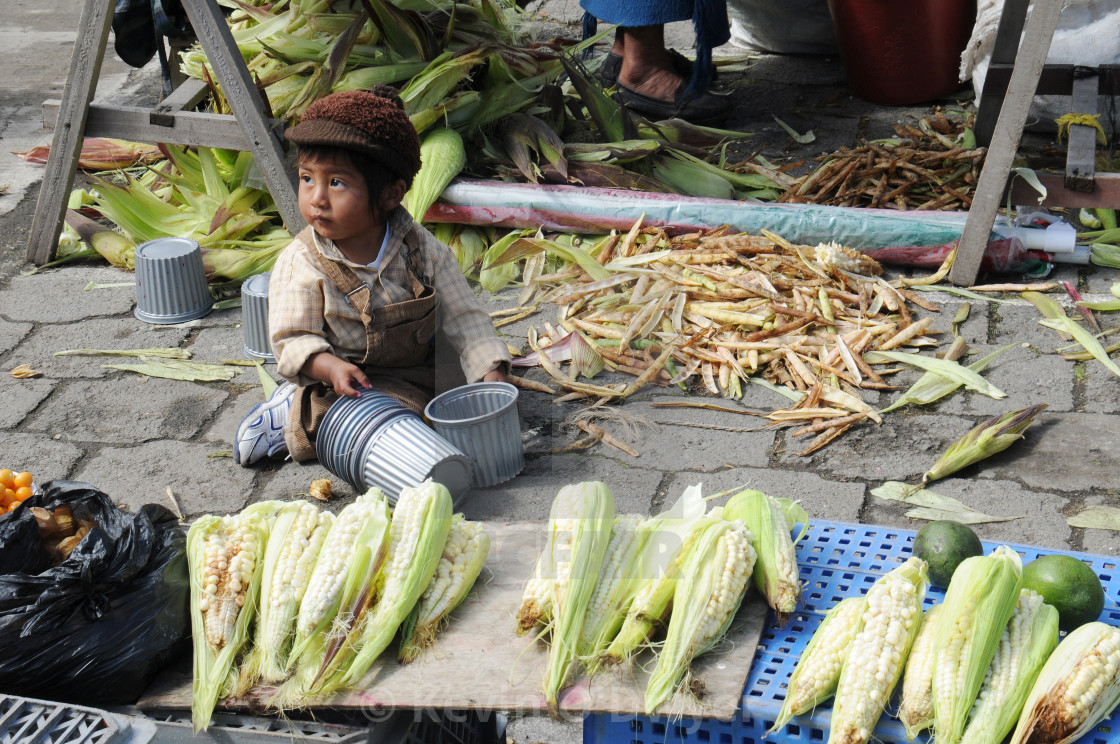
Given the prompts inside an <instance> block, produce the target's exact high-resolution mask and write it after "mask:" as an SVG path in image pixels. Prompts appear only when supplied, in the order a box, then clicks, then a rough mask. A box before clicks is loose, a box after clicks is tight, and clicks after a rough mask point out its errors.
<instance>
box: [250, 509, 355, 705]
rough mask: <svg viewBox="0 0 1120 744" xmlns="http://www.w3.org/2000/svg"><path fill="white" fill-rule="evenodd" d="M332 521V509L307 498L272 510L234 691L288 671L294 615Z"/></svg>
mask: <svg viewBox="0 0 1120 744" xmlns="http://www.w3.org/2000/svg"><path fill="white" fill-rule="evenodd" d="M333 522H334V515H333V514H331V513H330V512H321V511H319V510H318V509H317V508H316V507H315V506H314V505H312V504H309V503H307V502H306V501H296V502H292V503H290V504H287V505H286V506H285V507H284V508H283V509H281V510H280V513H279V514H277V516H276V523H275V524H274V525H273V527H272V530H271V531H270V534H269V537H268V546H267V548H266V549H265V552H264V571H263V574H262V578H261V594H260V609H259V610H258V613H257V628H256V632H255V635H254V639H253V648H252V650H251V651H250V652H249V655H248V657H247V658H246V659H245V661H243V662H242V664H241V670H240V681H239V684H238V692H239V693H241V694H244V693H245V692H246V691H247V690H248V689H249V688H250V687H251V686H252V685H253V684H254V683H255V682H256V681H257V680H260V681H263V682H266V683H271V682H280V681H281V680H283V679H285V678H286V677H287V676H288V653H289V652H290V650H291V647H292V641H293V639H294V637H295V621H296V615H297V614H298V612H299V605H300V602H302V601H303V595H304V593H305V592H306V591H307V587H308V585H309V583H310V579H311V571H312V569H313V568H314V566H315V561H316V560H317V559H318V557H319V550H320V549H321V548H322V546H323V541H324V540H325V539H326V536H327V532H328V531H329V530H330V528H331V524H332V523H333Z"/></svg>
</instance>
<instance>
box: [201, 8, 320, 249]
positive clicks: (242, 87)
mask: <svg viewBox="0 0 1120 744" xmlns="http://www.w3.org/2000/svg"><path fill="white" fill-rule="evenodd" d="M183 8H184V9H185V10H186V11H187V17H188V18H189V19H190V22H191V27H192V28H193V29H194V32H195V35H196V36H197V37H198V40H199V41H200V42H201V43H202V48H203V49H204V50H205V51H206V58H207V60H208V61H209V62H210V66H211V67H212V68H213V70H214V75H215V77H217V79H218V84H219V85H220V86H221V87H222V91H223V92H224V93H225V98H226V101H227V102H228V103H229V106H230V108H231V109H232V110H233V114H234V116H236V117H237V121H238V123H239V124H240V125H241V129H242V131H243V132H244V133H245V139H246V140H247V141H248V145H249V151H250V152H252V153H253V158H254V159H255V161H256V165H257V167H258V168H259V169H260V171H261V175H262V176H264V181H265V184H267V185H268V190H269V191H270V192H272V199H273V201H275V202H276V207H277V209H278V210H279V211H280V216H281V217H282V218H283V219H284V226H285V227H287V228H288V231H289V232H291V233H292V235H295V234H296V233H297V232H299V231H300V230H302V229H303V228H304V227H305V226H306V223H305V222H304V220H303V217H302V216H301V215H300V213H299V204H298V202H297V201H296V191H295V185H294V184H295V170H294V168H290V167H288V166H287V165H286V163H285V158H284V149H283V147H282V146H281V142H280V137H279V133H278V132H277V130H276V129H275V128H274V127H272V126H270V125H269V123H268V121H269V119H268V117H267V115H266V113H265V108H264V103H263V102H262V101H261V94H260V92H259V91H258V90H257V87H256V84H255V83H254V82H253V79H252V78H251V77H250V76H249V70H248V69H247V68H246V67H245V62H244V60H243V59H242V57H241V52H240V51H239V50H238V49H237V44H236V43H235V42H234V40H233V34H231V33H230V30H229V26H227V25H226V20H225V16H223V15H222V11H221V9H220V8H219V7H218V3H217V2H216V0H183Z"/></svg>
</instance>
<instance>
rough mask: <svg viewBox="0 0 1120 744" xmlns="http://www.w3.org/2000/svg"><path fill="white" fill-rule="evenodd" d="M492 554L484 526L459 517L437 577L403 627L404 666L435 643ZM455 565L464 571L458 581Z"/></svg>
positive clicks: (448, 541) (402, 651) (398, 655)
mask: <svg viewBox="0 0 1120 744" xmlns="http://www.w3.org/2000/svg"><path fill="white" fill-rule="evenodd" d="M489 552H490V536H489V535H488V534H486V531H485V529H483V524H482V523H481V522H468V521H466V520H464V519H463V515H462V514H456V515H455V517H454V519H453V522H452V526H451V531H450V533H448V536H447V544H446V545H445V546H444V548H443V557H442V558H441V559H440V563H439V568H437V569H436V575H435V576H434V577H432V581H431V583H430V584H428V588H427V589H425V590H424V594H423V595H422V596H421V597H420V601H419V602H417V603H416V606H415V607H414V608H413V609H412V612H411V613H409V615H408V617H407V618H405V621H404V623H403V624H402V625H401V643H400V650H399V652H398V654H397V658H398V659H399V660H400V661H401V663H404V664H407V663H410V662H412V661H415V660H416V659H417V658H418V657H419V656H420V654H421V653H422V652H423V651H424V649H426V648H428V647H429V646H431V645H432V643H434V641H435V637H436V633H437V632H438V631H439V627H440V625H441V624H442V623H443V622H444V620H445V618H446V617H447V615H448V614H450V613H451V611H452V610H454V609H455V608H456V607H458V606H459V604H460V603H461V602H462V601H463V600H464V599H466V598H467V595H468V594H470V592H471V588H472V587H473V586H474V582H475V580H476V579H477V578H478V575H479V573H481V571H482V567H483V566H484V565H486V556H487V555H488V554H489ZM456 566H458V567H459V568H461V576H460V577H458V579H456V577H455V574H456V570H455V567H456Z"/></svg>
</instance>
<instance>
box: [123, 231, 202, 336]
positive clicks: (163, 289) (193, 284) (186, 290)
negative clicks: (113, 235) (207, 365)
mask: <svg viewBox="0 0 1120 744" xmlns="http://www.w3.org/2000/svg"><path fill="white" fill-rule="evenodd" d="M213 307H214V297H213V295H211V294H210V287H209V286H207V284H206V269H205V268H204V267H203V265H202V250H201V249H200V248H199V247H198V243H196V242H195V241H193V240H190V239H188V238H158V239H156V240H149V241H148V242H147V243H142V244H141V245H139V246H138V247H137V248H136V312H135V315H136V317H137V318H139V319H140V320H142V321H144V322H146V323H157V324H161V325H167V324H172V323H184V322H186V321H188V320H195V319H196V318H201V317H202V316H204V315H206V314H207V313H209V312H210V310H212V309H213Z"/></svg>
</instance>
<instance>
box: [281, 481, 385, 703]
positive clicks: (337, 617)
mask: <svg viewBox="0 0 1120 744" xmlns="http://www.w3.org/2000/svg"><path fill="white" fill-rule="evenodd" d="M389 522H390V518H389V502H388V500H387V499H386V498H385V495H384V494H383V493H382V492H381V490H380V489H378V488H371V489H370V490H369V491H367V492H366V493H364V494H362V495H361V496H359V497H358V498H357V499H356V500H355V501H354V503H352V504H349V505H348V506H346V507H345V508H344V509H343V510H342V511H341V512H339V514H338V516H337V517H336V518H335V520H334V526H333V527H331V529H330V531H329V532H328V533H327V535H326V539H325V540H324V542H323V547H322V548H321V549H320V551H319V557H318V559H317V560H316V561H315V567H314V569H313V570H312V571H311V578H310V580H309V582H308V587H307V590H306V591H305V592H304V595H303V601H302V602H300V610H299V616H298V618H297V620H296V626H295V627H296V636H295V642H294V645H293V646H292V651H291V653H290V654H289V655H288V666H289V668H292V667H294V673H293V675H292V677H291V678H290V679H289V680H288V681H287V682H285V683H284V684H283V685H282V686H281V687H280V689H279V690H278V691H277V693H276V694H275V695H274V696H273V698H272V700H271V701H270V702H271V704H272V705H273V706H275V707H277V708H280V709H284V708H287V707H290V706H293V705H296V706H298V705H305V704H306V702H305V701H306V698H307V697H308V695H309V690H310V688H311V685H312V683H313V682H314V681H315V678H316V677H317V676H318V674H319V670H320V669H321V668H322V666H323V663H324V660H325V659H326V657H327V655H328V654H333V653H337V649H338V647H339V646H340V645H341V644H342V643H343V642H344V641H345V639H346V638H347V637H348V636H349V634H350V631H351V630H352V629H353V628H354V626H355V625H356V624H357V622H358V621H359V620H360V619H361V618H362V617H363V615H364V613H365V612H366V610H367V608H368V607H369V605H370V603H371V602H372V601H373V596H374V592H375V587H376V586H377V582H378V579H379V578H380V576H381V572H382V568H383V566H384V563H385V559H386V556H387V555H388V553H389Z"/></svg>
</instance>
